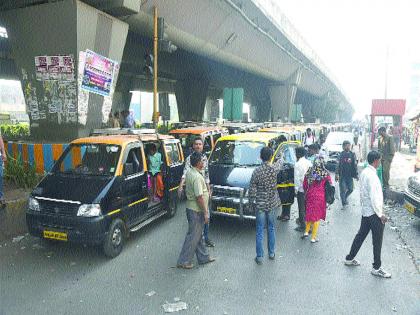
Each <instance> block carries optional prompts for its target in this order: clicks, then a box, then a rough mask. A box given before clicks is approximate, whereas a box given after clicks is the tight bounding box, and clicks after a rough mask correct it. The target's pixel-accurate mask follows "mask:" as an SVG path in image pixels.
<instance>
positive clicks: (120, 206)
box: [26, 130, 184, 257]
mask: <svg viewBox="0 0 420 315" xmlns="http://www.w3.org/2000/svg"><path fill="white" fill-rule="evenodd" d="M112 132H117V131H115V130H114V131H112ZM120 132H123V131H120ZM152 144H154V145H155V146H156V147H157V151H158V152H160V153H161V154H162V161H163V166H162V180H163V196H162V198H161V199H160V200H159V201H156V200H152V199H153V198H151V196H150V194H149V191H150V187H149V184H148V183H149V180H148V179H149V178H148V176H149V175H148V164H147V159H146V157H147V151H148V147H150V146H151V145H152ZM183 161H184V160H183V155H182V148H181V145H180V142H179V140H177V139H175V138H173V137H171V136H167V135H158V134H138V135H126V134H122V135H102V136H92V137H86V138H80V139H77V140H74V141H73V142H71V143H70V145H69V146H68V147H67V148H66V150H65V151H64V152H63V154H62V155H61V157H60V158H59V159H58V161H57V162H56V163H55V164H54V166H53V168H52V170H51V171H50V172H48V173H47V175H46V176H45V177H44V178H43V179H42V180H41V182H40V183H39V184H38V185H37V186H36V187H35V189H34V190H33V191H32V193H31V195H30V197H29V203H28V209H27V213H26V222H27V226H28V230H29V232H30V234H31V235H34V236H38V237H41V238H44V239H47V240H58V241H68V242H76V243H85V244H91V245H100V246H102V248H103V251H104V253H105V255H107V256H108V257H115V256H117V255H119V254H120V252H121V250H122V248H123V245H124V243H125V239H126V237H127V236H128V234H129V233H130V232H134V231H137V230H139V229H140V228H142V227H143V226H145V225H147V224H148V223H150V222H152V221H154V220H156V219H158V218H160V217H162V216H164V215H166V216H168V217H173V216H174V215H175V213H176V209H177V202H178V194H177V192H176V190H177V188H178V185H179V182H180V180H181V176H182V171H183Z"/></svg>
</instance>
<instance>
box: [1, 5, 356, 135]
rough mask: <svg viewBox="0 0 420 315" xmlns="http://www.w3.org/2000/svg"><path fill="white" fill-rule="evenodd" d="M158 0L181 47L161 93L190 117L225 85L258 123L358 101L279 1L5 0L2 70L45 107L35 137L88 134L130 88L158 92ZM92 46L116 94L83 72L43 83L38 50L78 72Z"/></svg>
mask: <svg viewBox="0 0 420 315" xmlns="http://www.w3.org/2000/svg"><path fill="white" fill-rule="evenodd" d="M155 6H156V7H157V8H158V12H159V16H161V17H164V19H165V24H166V28H165V33H166V35H167V38H168V39H169V40H171V41H172V42H173V43H174V44H175V45H176V46H178V50H177V51H175V52H174V53H172V54H169V53H160V54H159V59H158V60H159V91H160V92H174V93H175V94H176V97H177V103H178V112H179V114H180V118H181V119H183V120H198V119H201V117H202V115H203V111H204V106H205V104H206V100H207V101H208V100H209V99H217V98H220V97H221V95H222V91H223V88H225V87H243V88H244V92H245V99H246V101H247V102H249V103H250V104H251V109H252V113H253V117H252V118H253V119H255V120H269V119H275V120H277V119H278V118H284V117H287V116H288V111H289V108H290V106H291V104H293V103H303V104H304V103H308V102H313V101H316V100H319V99H322V98H325V97H326V96H327V95H334V97H335V99H336V101H337V102H339V103H341V104H342V106H348V105H349V102H348V100H347V98H346V97H345V95H344V93H343V91H342V89H341V88H340V86H339V85H338V83H337V81H336V80H335V79H334V77H333V76H332V75H331V73H329V71H328V69H327V68H326V67H325V66H324V65H323V63H322V62H321V61H320V60H319V58H318V57H317V56H316V54H315V53H314V52H313V51H312V50H311V48H310V47H309V46H308V45H307V44H306V43H305V41H304V40H303V39H302V38H301V36H300V35H299V34H298V32H297V31H296V30H295V29H294V28H293V26H292V25H291V24H290V23H289V22H288V20H287V19H286V17H285V16H284V15H282V14H281V12H280V11H279V9H278V7H277V5H276V4H275V1H272V0H240V1H239V0H172V1H168V0H166V1H165V0H142V1H138V0H101V1H99V0H84V1H77V0H55V1H54V0H53V1H51V0H50V1H47V0H6V1H3V2H2V4H0V25H3V26H5V27H6V29H7V31H8V34H9V38H8V39H7V40H8V42H9V43H8V44H7V45H0V51H1V49H2V47H3V52H2V53H0V59H1V61H2V63H0V65H2V66H1V68H0V76H8V77H12V76H13V72H15V75H16V77H18V78H19V79H20V80H21V81H22V86H23V89H24V94H25V100H26V103H27V104H28V107H29V110H31V109H35V110H36V109H37V110H38V115H34V118H37V119H31V131H32V134H34V135H35V137H39V138H42V137H48V138H51V137H54V135H56V134H57V132H51V131H54V130H55V131H56V130H60V133H59V134H60V135H59V137H60V138H74V137H75V136H79V135H83V134H86V133H87V132H88V130H89V129H90V128H93V127H99V126H100V124H101V122H102V121H106V119H107V116H108V112H109V109H110V108H111V104H112V108H113V109H116V108H118V109H119V108H121V107H128V106H129V102H130V91H132V90H150V89H151V86H152V81H151V79H150V78H148V77H146V76H145V75H144V74H143V70H142V69H143V66H144V57H143V56H144V53H145V52H146V51H152V47H153V46H152V40H151V37H152V30H153V27H152V26H153V17H152V12H153V7H155ZM9 46H10V49H9V51H8V52H7V47H9ZM4 47H6V48H4ZM86 49H89V50H92V51H94V52H96V53H98V54H100V55H102V56H105V57H108V58H110V59H112V60H115V61H117V62H118V63H120V69H119V75H118V80H117V83H116V86H115V91H114V93H112V95H111V96H109V97H104V96H100V95H97V94H93V93H87V92H83V91H81V89H80V86H79V85H80V80H81V77H80V75H79V77H77V76H76V78H75V79H76V80H74V82H54V81H52V82H51V81H49V82H43V81H42V80H37V79H36V74H35V65H34V57H35V56H40V55H47V56H54V55H72V56H73V58H74V63H75V72H76V73H75V74H77V65H78V64H79V62H80V58H79V57H80V52H81V51H85V50H86ZM13 63H14V65H15V68H13ZM3 65H7V68H6V67H5V66H3ZM14 69H16V70H14ZM74 91H76V92H75V93H74ZM54 104H55V105H54ZM35 105H36V106H35ZM57 107H58V110H57ZM51 108H53V110H51ZM60 110H61V111H64V112H63V113H60ZM40 112H42V113H43V114H42V115H41V116H42V118H40V117H39V116H40V115H39V113H40ZM45 127H47V128H45ZM57 128H59V129H57Z"/></svg>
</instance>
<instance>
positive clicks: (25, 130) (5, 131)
mask: <svg viewBox="0 0 420 315" xmlns="http://www.w3.org/2000/svg"><path fill="white" fill-rule="evenodd" d="M0 128H1V134H2V136H3V139H5V140H22V139H27V138H28V137H29V124H27V123H19V124H4V125H1V126H0Z"/></svg>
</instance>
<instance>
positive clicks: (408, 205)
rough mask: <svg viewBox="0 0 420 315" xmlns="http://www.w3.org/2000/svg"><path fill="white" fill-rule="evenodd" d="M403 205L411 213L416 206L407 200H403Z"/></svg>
mask: <svg viewBox="0 0 420 315" xmlns="http://www.w3.org/2000/svg"><path fill="white" fill-rule="evenodd" d="M404 207H405V208H406V209H407V210H408V211H409V212H411V213H414V212H415V211H416V208H415V207H414V206H413V205H412V204H411V203H409V202H407V201H406V202H405V204H404Z"/></svg>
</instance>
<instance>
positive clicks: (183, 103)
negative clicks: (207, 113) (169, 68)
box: [175, 77, 209, 121]
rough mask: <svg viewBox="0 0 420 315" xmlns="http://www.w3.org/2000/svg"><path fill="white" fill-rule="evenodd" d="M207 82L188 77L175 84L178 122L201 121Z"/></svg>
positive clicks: (207, 86)
mask: <svg viewBox="0 0 420 315" xmlns="http://www.w3.org/2000/svg"><path fill="white" fill-rule="evenodd" d="M208 88H209V82H208V80H206V79H194V78H193V77H189V78H188V79H186V80H183V81H181V80H180V81H177V82H176V83H175V96H176V102H177V105H178V115H179V120H180V121H186V120H191V121H200V120H202V119H203V114H204V107H205V105H206V98H207V91H208Z"/></svg>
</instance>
